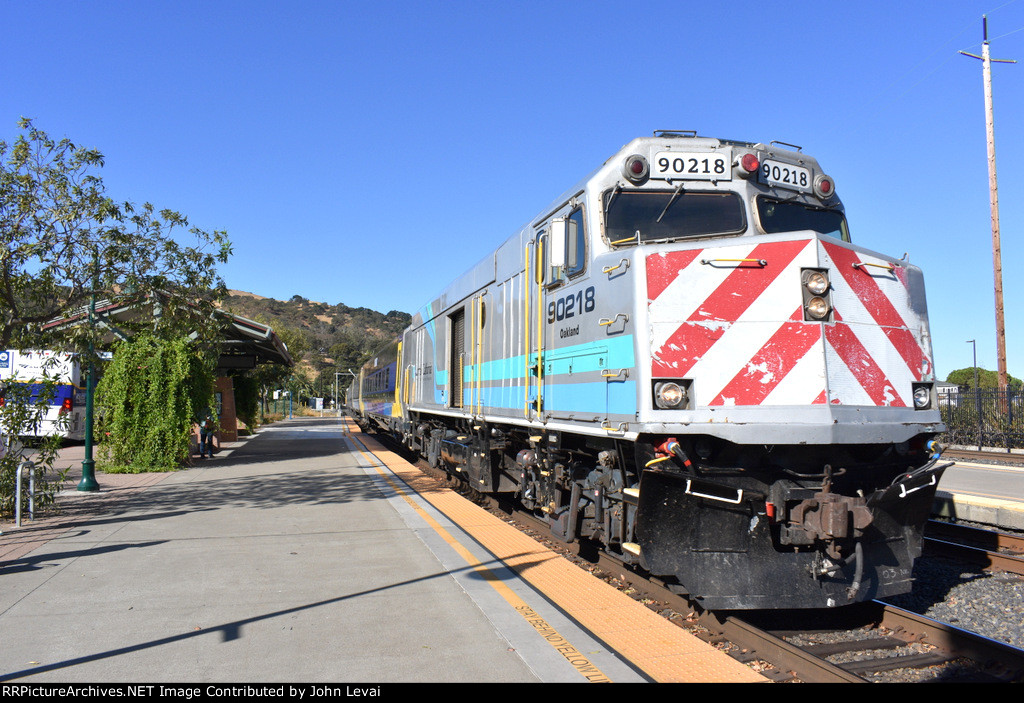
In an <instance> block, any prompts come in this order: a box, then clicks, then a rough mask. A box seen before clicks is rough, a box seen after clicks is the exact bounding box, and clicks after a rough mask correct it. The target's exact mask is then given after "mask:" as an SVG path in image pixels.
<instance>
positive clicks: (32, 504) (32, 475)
mask: <svg viewBox="0 0 1024 703" xmlns="http://www.w3.org/2000/svg"><path fill="white" fill-rule="evenodd" d="M26 466H28V467H29V470H28V519H29V520H34V519H35V516H36V472H35V471H33V470H32V469H34V468H35V464H33V463H32V462H31V461H29V460H28V459H25V460H24V461H23V462H21V463H20V464H18V471H17V474H16V476H15V479H14V481H15V485H16V488H15V492H14V524H15V525H16V526H18V527H21V472H22V469H24V468H25V467H26Z"/></svg>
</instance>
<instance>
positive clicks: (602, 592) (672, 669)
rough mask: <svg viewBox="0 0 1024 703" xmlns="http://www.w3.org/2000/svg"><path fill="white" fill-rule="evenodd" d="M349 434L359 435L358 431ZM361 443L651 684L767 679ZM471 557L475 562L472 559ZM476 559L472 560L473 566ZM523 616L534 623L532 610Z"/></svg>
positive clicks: (367, 441)
mask: <svg viewBox="0 0 1024 703" xmlns="http://www.w3.org/2000/svg"><path fill="white" fill-rule="evenodd" d="M349 429H350V431H353V432H356V431H357V429H356V428H355V427H354V426H350V427H349ZM359 440H360V441H361V442H362V443H363V444H364V445H365V446H366V447H367V448H368V449H369V450H370V451H372V452H373V453H374V454H375V455H376V456H377V458H378V459H379V460H380V461H382V462H384V464H385V465H386V466H387V467H388V469H390V470H391V471H392V472H394V473H395V474H396V475H397V476H398V477H399V478H401V479H402V480H403V481H404V482H405V483H406V484H408V485H409V486H410V487H412V488H413V489H414V490H415V491H416V492H417V493H418V494H419V495H420V496H421V497H422V498H423V499H424V500H426V501H428V502H429V503H430V504H431V505H433V506H434V507H435V508H436V509H437V510H439V511H441V512H442V513H444V514H445V515H446V516H447V517H448V518H449V519H450V520H452V521H453V522H454V523H456V524H457V525H459V527H461V528H462V529H463V530H465V531H466V532H467V533H468V534H470V535H471V536H472V537H473V538H474V539H476V540H477V541H478V542H479V543H480V544H481V545H483V546H484V547H485V548H486V549H487V550H488V551H490V552H491V553H492V554H494V556H495V557H497V558H498V559H500V560H501V561H503V562H504V563H505V564H506V565H507V566H508V567H509V568H511V569H512V570H514V571H515V572H516V573H517V574H518V575H519V576H520V577H521V578H523V579H524V580H526V581H527V582H529V583H530V584H531V585H532V586H534V587H535V588H537V589H538V590H539V591H541V592H542V593H544V594H545V596H546V597H547V598H549V599H550V600H551V601H552V602H554V603H555V604H556V605H557V606H558V607H559V608H561V609H562V610H563V611H564V612H566V613H567V614H568V615H569V616H570V617H572V618H573V619H574V620H576V621H577V622H578V623H580V625H582V626H583V627H585V628H586V629H587V630H589V631H590V632H591V633H593V634H594V635H595V636H596V637H598V638H600V639H601V640H602V641H603V642H605V644H607V645H608V646H609V647H611V648H612V649H614V650H615V651H617V652H619V653H620V654H621V655H622V656H623V657H625V658H626V659H627V660H629V661H630V662H631V663H632V664H633V665H634V666H636V667H638V668H639V669H641V670H642V671H644V672H645V673H646V674H647V675H648V676H650V677H651V678H652V679H653V680H655V681H658V682H661V683H752V682H762V683H763V682H766V681H767V679H765V678H764V677H763V676H761V675H760V674H758V673H757V672H755V671H753V670H752V669H750V668H748V667H747V666H745V665H744V664H742V663H740V662H738V661H736V660H735V659H732V658H731V657H729V656H728V655H726V654H724V653H723V652H720V651H719V650H717V649H715V648H714V647H712V646H711V645H709V644H707V643H706V642H703V641H701V640H699V639H697V638H696V637H694V636H693V635H691V634H690V633H688V632H686V631H685V630H683V629H681V628H679V627H677V626H676V625H673V624H672V623H670V622H668V621H667V620H665V619H664V618H662V617H661V616H659V615H658V614H657V613H654V612H652V611H650V610H648V609H647V608H645V607H644V606H643V605H641V604H640V603H637V602H636V601H634V600H633V599H631V598H629V597H628V596H626V595H624V594H622V593H620V592H619V591H617V590H616V589H614V588H612V587H611V586H609V585H608V584H606V583H604V582H603V581H600V580H598V579H595V578H594V577H593V576H591V575H589V574H587V573H586V572H584V571H583V570H581V569H579V568H578V567H576V566H575V565H573V564H571V563H570V562H568V561H567V560H565V559H563V558H562V557H561V556H560V555H558V554H556V553H554V552H552V551H550V550H549V549H546V548H545V547H543V546H542V545H540V544H538V543H537V542H536V541H535V540H533V539H532V538H530V537H529V536H527V535H524V534H522V533H521V532H519V531H518V530H516V529H514V528H513V527H511V526H509V525H506V524H505V523H504V522H502V521H501V520H499V519H498V518H496V517H494V516H493V515H491V514H490V513H488V512H487V511H485V510H483V509H482V508H480V507H479V506H477V505H474V504H473V503H471V502H470V501H468V500H465V499H464V498H462V496H460V495H458V494H457V493H455V492H454V491H451V490H449V489H447V488H443V487H441V486H439V485H438V484H437V483H436V482H434V481H433V480H431V479H429V478H428V477H426V476H425V475H424V474H423V473H421V472H420V471H419V470H418V469H416V467H414V466H412V465H411V464H409V463H408V462H406V461H405V460H404V459H402V458H401V457H400V456H398V455H397V454H395V453H393V452H391V451H389V450H387V449H385V448H384V447H383V446H381V445H380V444H379V443H378V442H376V441H375V440H374V439H373V438H372V437H370V436H368V435H364V434H360V435H359ZM435 529H436V528H435ZM467 555H468V553H467ZM464 556H466V555H464ZM469 558H470V559H472V557H471V555H470V556H469ZM475 561H476V560H475V559H474V560H473V561H472V562H470V563H471V565H473V563H474V562H475ZM503 595H504V594H503ZM513 597H514V594H513ZM506 599H507V598H506ZM509 602H512V601H509ZM522 605H523V607H524V608H528V606H526V605H525V604H522ZM515 607H517V608H518V607H519V606H515ZM520 612H522V613H523V614H524V617H527V619H529V617H530V614H529V613H527V612H524V611H520ZM535 627H538V629H541V628H542V627H543V624H542V623H537V624H535ZM566 644H567V646H568V647H571V645H569V644H568V643H566ZM570 661H572V659H570ZM599 676H600V672H597V673H594V674H593V678H590V676H588V678H589V679H590V680H600V678H599Z"/></svg>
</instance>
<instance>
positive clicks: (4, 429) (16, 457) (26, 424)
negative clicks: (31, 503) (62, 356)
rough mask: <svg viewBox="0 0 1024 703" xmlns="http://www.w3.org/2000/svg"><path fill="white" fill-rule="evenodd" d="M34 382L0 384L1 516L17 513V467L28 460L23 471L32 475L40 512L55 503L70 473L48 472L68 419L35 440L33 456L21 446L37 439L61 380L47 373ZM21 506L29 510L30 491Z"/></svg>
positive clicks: (58, 421) (61, 420) (24, 495)
mask: <svg viewBox="0 0 1024 703" xmlns="http://www.w3.org/2000/svg"><path fill="white" fill-rule="evenodd" d="M32 380H33V381H34V383H27V382H18V381H3V382H0V401H2V402H0V514H3V515H11V514H13V513H14V512H15V499H16V496H17V490H16V486H17V476H18V466H19V465H20V464H22V462H24V461H25V460H30V462H31V463H29V464H26V465H25V469H24V470H25V471H26V472H31V473H32V478H33V480H34V482H35V505H36V507H37V508H40V509H43V508H46V507H47V506H49V505H50V504H51V503H53V502H54V501H55V500H56V497H57V492H58V491H59V490H60V489H61V486H62V484H63V482H64V477H65V474H66V473H67V470H66V469H65V470H63V471H59V472H57V473H54V472H52V471H50V470H49V468H50V467H51V466H52V465H53V462H54V460H55V459H56V457H57V452H58V451H59V449H60V446H61V436H60V434H58V432H59V431H60V430H63V429H64V428H65V427H66V426H67V417H66V416H58V418H57V420H56V421H55V423H54V427H53V430H54V432H53V434H50V435H45V434H44V435H43V436H41V437H38V438H37V439H35V441H34V443H33V444H34V446H33V451H32V453H31V454H29V453H27V452H26V451H25V447H24V445H23V444H22V442H21V437H22V436H25V435H37V434H38V433H39V432H40V429H41V428H43V425H44V424H45V421H46V419H47V415H48V414H49V412H50V399H51V398H52V397H53V394H54V391H55V389H56V385H57V382H58V380H59V379H58V378H57V377H56V375H51V374H50V373H49V371H46V370H44V377H43V378H36V379H32ZM28 478H29V477H28V475H27V473H25V474H24V475H23V477H22V480H23V481H24V482H25V484H26V485H24V486H23V488H27V482H28ZM21 502H22V506H21V507H22V510H25V509H27V507H28V491H27V490H23V491H22V495H21Z"/></svg>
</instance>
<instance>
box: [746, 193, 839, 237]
mask: <svg viewBox="0 0 1024 703" xmlns="http://www.w3.org/2000/svg"><path fill="white" fill-rule="evenodd" d="M757 218H758V220H760V222H761V228H762V229H763V230H764V231H765V232H767V233H768V234H774V233H776V232H799V231H802V230H808V229H809V230H811V231H812V232H819V233H821V234H825V235H828V236H830V237H836V238H838V239H842V240H843V241H844V242H848V241H850V230H849V228H848V227H847V225H846V216H845V215H844V214H843V212H842V211H841V210H826V209H824V208H818V207H811V206H809V205H804V204H803V203H798V202H794V201H788V202H787V201H783V200H775V199H774V198H766V197H764V196H759V197H758V198H757Z"/></svg>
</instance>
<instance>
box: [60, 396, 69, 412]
mask: <svg viewBox="0 0 1024 703" xmlns="http://www.w3.org/2000/svg"><path fill="white" fill-rule="evenodd" d="M60 411H61V412H62V413H67V412H71V398H65V399H64V402H63V403H61V406H60Z"/></svg>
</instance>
